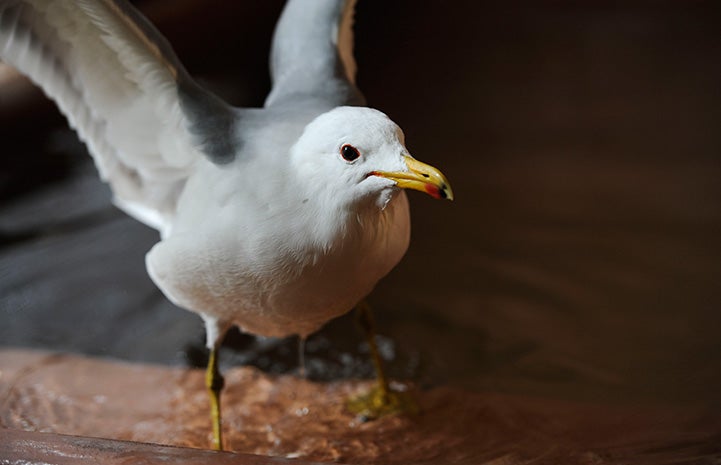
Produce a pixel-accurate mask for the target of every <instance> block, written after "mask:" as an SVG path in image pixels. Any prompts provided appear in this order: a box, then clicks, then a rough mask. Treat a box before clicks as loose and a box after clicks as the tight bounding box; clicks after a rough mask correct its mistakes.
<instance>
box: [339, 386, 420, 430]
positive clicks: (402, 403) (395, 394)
mask: <svg viewBox="0 0 721 465" xmlns="http://www.w3.org/2000/svg"><path fill="white" fill-rule="evenodd" d="M346 408H347V409H348V410H349V411H350V412H351V413H353V414H354V415H356V416H357V417H358V418H361V419H362V420H363V421H370V420H375V419H377V418H381V417H385V416H388V415H400V414H410V415H415V414H417V413H418V412H419V411H420V408H419V407H418V403H417V402H416V400H415V399H414V398H413V395H412V393H411V392H409V391H405V390H404V391H400V390H395V389H392V388H390V387H387V386H383V385H380V384H376V385H375V386H374V387H373V388H372V389H371V390H370V391H369V392H367V393H364V394H360V395H358V396H355V397H351V398H350V399H348V400H347V401H346Z"/></svg>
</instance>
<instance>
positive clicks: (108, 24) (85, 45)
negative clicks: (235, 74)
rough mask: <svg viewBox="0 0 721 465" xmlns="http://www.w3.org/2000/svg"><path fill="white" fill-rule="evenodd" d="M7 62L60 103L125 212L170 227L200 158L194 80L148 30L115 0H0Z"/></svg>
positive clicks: (0, 48)
mask: <svg viewBox="0 0 721 465" xmlns="http://www.w3.org/2000/svg"><path fill="white" fill-rule="evenodd" d="M0 58H1V59H2V60H3V61H5V62H7V63H8V64H11V65H13V66H15V67H16V68H17V69H18V70H20V71H21V72H22V73H24V74H26V75H28V76H29V77H30V78H31V79H32V80H33V81H34V82H35V83H36V84H38V85H39V86H40V87H41V88H42V89H43V90H44V92H45V93H46V94H47V95H48V96H49V97H50V98H52V99H53V100H55V102H56V103H57V105H58V107H59V108H60V110H61V111H62V112H63V113H64V114H65V116H66V117H67V118H68V121H69V122H70V125H71V126H72V127H73V128H75V129H76V130H77V132H78V134H79V135H80V138H81V139H82V140H83V141H85V143H86V144H87V146H88V148H89V151H90V153H91V154H92V155H93V158H94V160H95V163H96V165H97V167H98V170H99V171H100V175H101V177H102V178H103V179H104V180H105V181H107V182H109V183H110V184H111V186H112V188H113V192H114V194H115V197H116V202H117V203H118V205H119V206H120V207H121V208H123V209H124V210H126V211H128V213H130V214H131V215H133V216H135V217H137V218H138V219H139V220H141V221H143V222H145V223H147V224H149V225H150V226H153V227H155V228H158V229H161V230H162V229H164V228H167V227H168V224H169V221H170V219H172V216H173V214H174V211H175V206H176V201H177V197H178V194H179V192H180V191H181V189H182V188H183V185H184V183H185V180H186V178H187V177H188V174H189V173H190V171H191V170H192V166H193V164H194V163H195V161H196V160H197V159H198V158H199V156H201V154H200V152H199V151H198V150H197V149H196V148H195V146H194V145H193V143H192V142H193V141H192V140H191V139H192V135H191V134H190V133H189V132H188V130H187V126H186V124H187V122H186V121H185V116H184V114H183V112H182V110H181V107H180V102H179V98H178V79H184V78H186V77H187V74H186V72H185V70H184V69H183V68H182V66H181V65H180V63H179V62H178V60H177V58H176V57H175V55H174V53H173V52H172V50H171V49H170V46H169V45H168V44H167V42H166V41H165V39H164V38H163V37H162V36H161V35H160V34H159V33H158V32H157V31H156V30H155V29H154V28H153V27H152V26H151V25H150V23H148V22H147V21H146V20H145V19H144V18H143V17H142V16H141V15H140V14H139V13H138V12H137V11H135V10H134V9H133V8H132V7H131V6H129V5H127V4H125V3H121V2H120V1H116V0H77V1H68V0H54V1H53V0H9V1H8V0H0ZM188 79H189V78H188Z"/></svg>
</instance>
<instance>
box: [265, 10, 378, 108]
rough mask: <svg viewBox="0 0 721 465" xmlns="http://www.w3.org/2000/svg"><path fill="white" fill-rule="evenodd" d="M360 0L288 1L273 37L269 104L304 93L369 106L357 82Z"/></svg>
mask: <svg viewBox="0 0 721 465" xmlns="http://www.w3.org/2000/svg"><path fill="white" fill-rule="evenodd" d="M354 8H355V0H288V3H287V4H286V6H285V9H284V10H283V14H282V15H281V17H280V20H279V21H278V25H277V27H276V30H275V34H274V36H273V44H272V49H271V61H270V69H271V76H272V79H273V89H272V91H271V93H270V95H269V96H268V98H267V100H266V102H265V104H266V106H273V105H278V104H282V103H284V102H287V101H291V100H294V99H298V98H304V97H312V98H316V99H323V100H326V101H327V102H329V103H332V104H334V105H363V104H364V103H365V101H364V98H363V95H362V94H361V93H360V91H359V90H358V89H357V88H356V86H355V73H356V64H355V60H354V59H353V13H354Z"/></svg>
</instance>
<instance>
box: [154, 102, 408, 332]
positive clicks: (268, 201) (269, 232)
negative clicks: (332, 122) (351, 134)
mask: <svg viewBox="0 0 721 465" xmlns="http://www.w3.org/2000/svg"><path fill="white" fill-rule="evenodd" d="M354 110H357V109H354ZM365 111H367V112H374V113H377V115H374V116H375V117H377V118H379V119H380V120H381V122H382V121H383V120H385V121H387V122H388V123H390V120H387V118H385V116H384V115H381V114H380V113H379V112H375V111H374V110H369V109H365ZM349 124H351V121H349ZM274 129H275V128H274V127H273V126H272V125H270V126H269V127H268V128H266V130H268V131H270V132H272V133H274ZM288 130H289V131H291V132H292V129H291V128H289V129H288ZM267 140H270V141H272V143H270V144H267V145H266V146H262V145H263V144H260V145H261V146H259V147H254V146H251V147H248V149H250V150H251V151H252V154H253V155H249V156H242V157H238V158H237V159H236V161H234V162H232V163H230V164H228V165H222V166H218V165H215V164H213V163H210V162H207V161H202V162H201V166H200V167H198V168H197V169H196V171H195V172H194V174H193V175H192V176H191V177H190V178H189V179H188V182H187V184H186V186H185V189H184V191H183V193H182V194H181V196H180V199H179V203H178V215H177V217H176V218H175V221H174V222H173V225H172V233H171V234H170V235H169V237H166V238H165V239H163V240H162V241H161V242H159V243H158V244H157V245H156V246H155V247H154V248H153V249H152V250H151V251H150V253H149V254H148V256H147V268H148V271H149V272H150V275H151V277H152V278H153V280H154V281H155V283H156V284H158V286H159V287H160V288H161V289H163V291H164V292H165V294H166V295H167V296H168V297H169V298H170V299H171V300H172V301H173V302H174V303H176V304H177V305H179V306H181V307H183V308H187V309H191V310H193V311H196V312H197V313H199V314H201V315H203V317H204V318H205V319H206V323H208V322H209V320H212V319H216V320H218V324H220V326H221V328H220V330H221V331H222V330H223V329H225V326H226V325H228V324H236V325H237V326H239V327H240V328H241V329H242V330H244V331H247V332H250V333H253V334H259V335H263V336H287V335H291V334H299V335H302V336H307V335H308V334H310V333H312V332H314V331H316V330H317V329H318V328H320V326H322V324H324V323H325V322H326V321H328V320H329V319H331V318H333V317H336V316H338V315H341V314H343V313H345V312H347V311H348V310H349V309H351V308H353V306H355V304H357V303H358V302H359V301H360V300H361V299H362V298H363V297H365V296H366V295H367V294H368V293H370V291H371V290H372V289H373V287H374V285H375V284H376V282H377V281H378V280H379V279H380V278H381V277H382V276H385V275H386V274H387V273H388V272H389V271H390V270H391V269H392V268H393V267H394V266H395V265H396V264H397V263H398V261H399V260H400V259H401V258H402V256H403V255H404V254H405V251H406V249H407V247H408V242H409V238H410V217H409V212H408V202H407V198H406V196H405V193H404V192H401V191H399V190H398V189H396V188H393V187H392V185H391V183H388V184H389V186H388V192H386V193H385V195H386V196H387V197H388V198H387V199H383V198H382V194H381V192H383V191H378V195H376V196H369V195H365V194H364V193H362V192H361V193H360V194H359V195H360V197H359V198H357V197H355V196H354V195H346V196H344V195H340V194H338V193H336V194H332V195H328V193H327V192H326V191H327V190H328V189H327V186H326V185H323V184H318V182H317V176H315V175H314V173H313V172H312V171H313V170H315V169H317V168H316V167H313V168H311V167H304V166H303V157H302V156H301V155H299V154H296V153H294V152H293V150H292V149H293V148H296V149H297V148H298V146H297V145H293V146H290V147H289V146H285V145H283V144H281V143H279V141H276V140H273V139H267ZM333 152H335V150H334V151H333ZM330 156H331V157H332V158H333V162H335V161H336V160H335V158H337V156H336V155H335V153H332V154H330ZM260 159H262V160H260ZM298 165H299V166H298ZM306 169H309V172H308V173H307V174H303V173H304V171H305V170H306ZM269 172H270V173H273V176H272V179H266V178H267V176H266V175H264V173H269ZM298 174H300V176H299V175H298ZM369 182H370V181H369ZM344 197H347V198H345V199H344ZM381 202H383V203H384V205H382V206H381V207H380V208H379V206H378V204H379V203H381Z"/></svg>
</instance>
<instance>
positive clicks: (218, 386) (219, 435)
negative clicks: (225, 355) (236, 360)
mask: <svg viewBox="0 0 721 465" xmlns="http://www.w3.org/2000/svg"><path fill="white" fill-rule="evenodd" d="M224 384H225V380H224V379H223V376H222V375H221V374H220V371H219V370H218V348H217V347H216V348H213V349H211V350H210V358H209V359H208V368H207V370H206V372H205V386H206V387H207V388H208V394H209V395H210V418H211V421H212V422H213V443H212V447H213V449H215V450H223V430H222V428H221V418H220V392H221V391H222V390H223V385H224Z"/></svg>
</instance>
